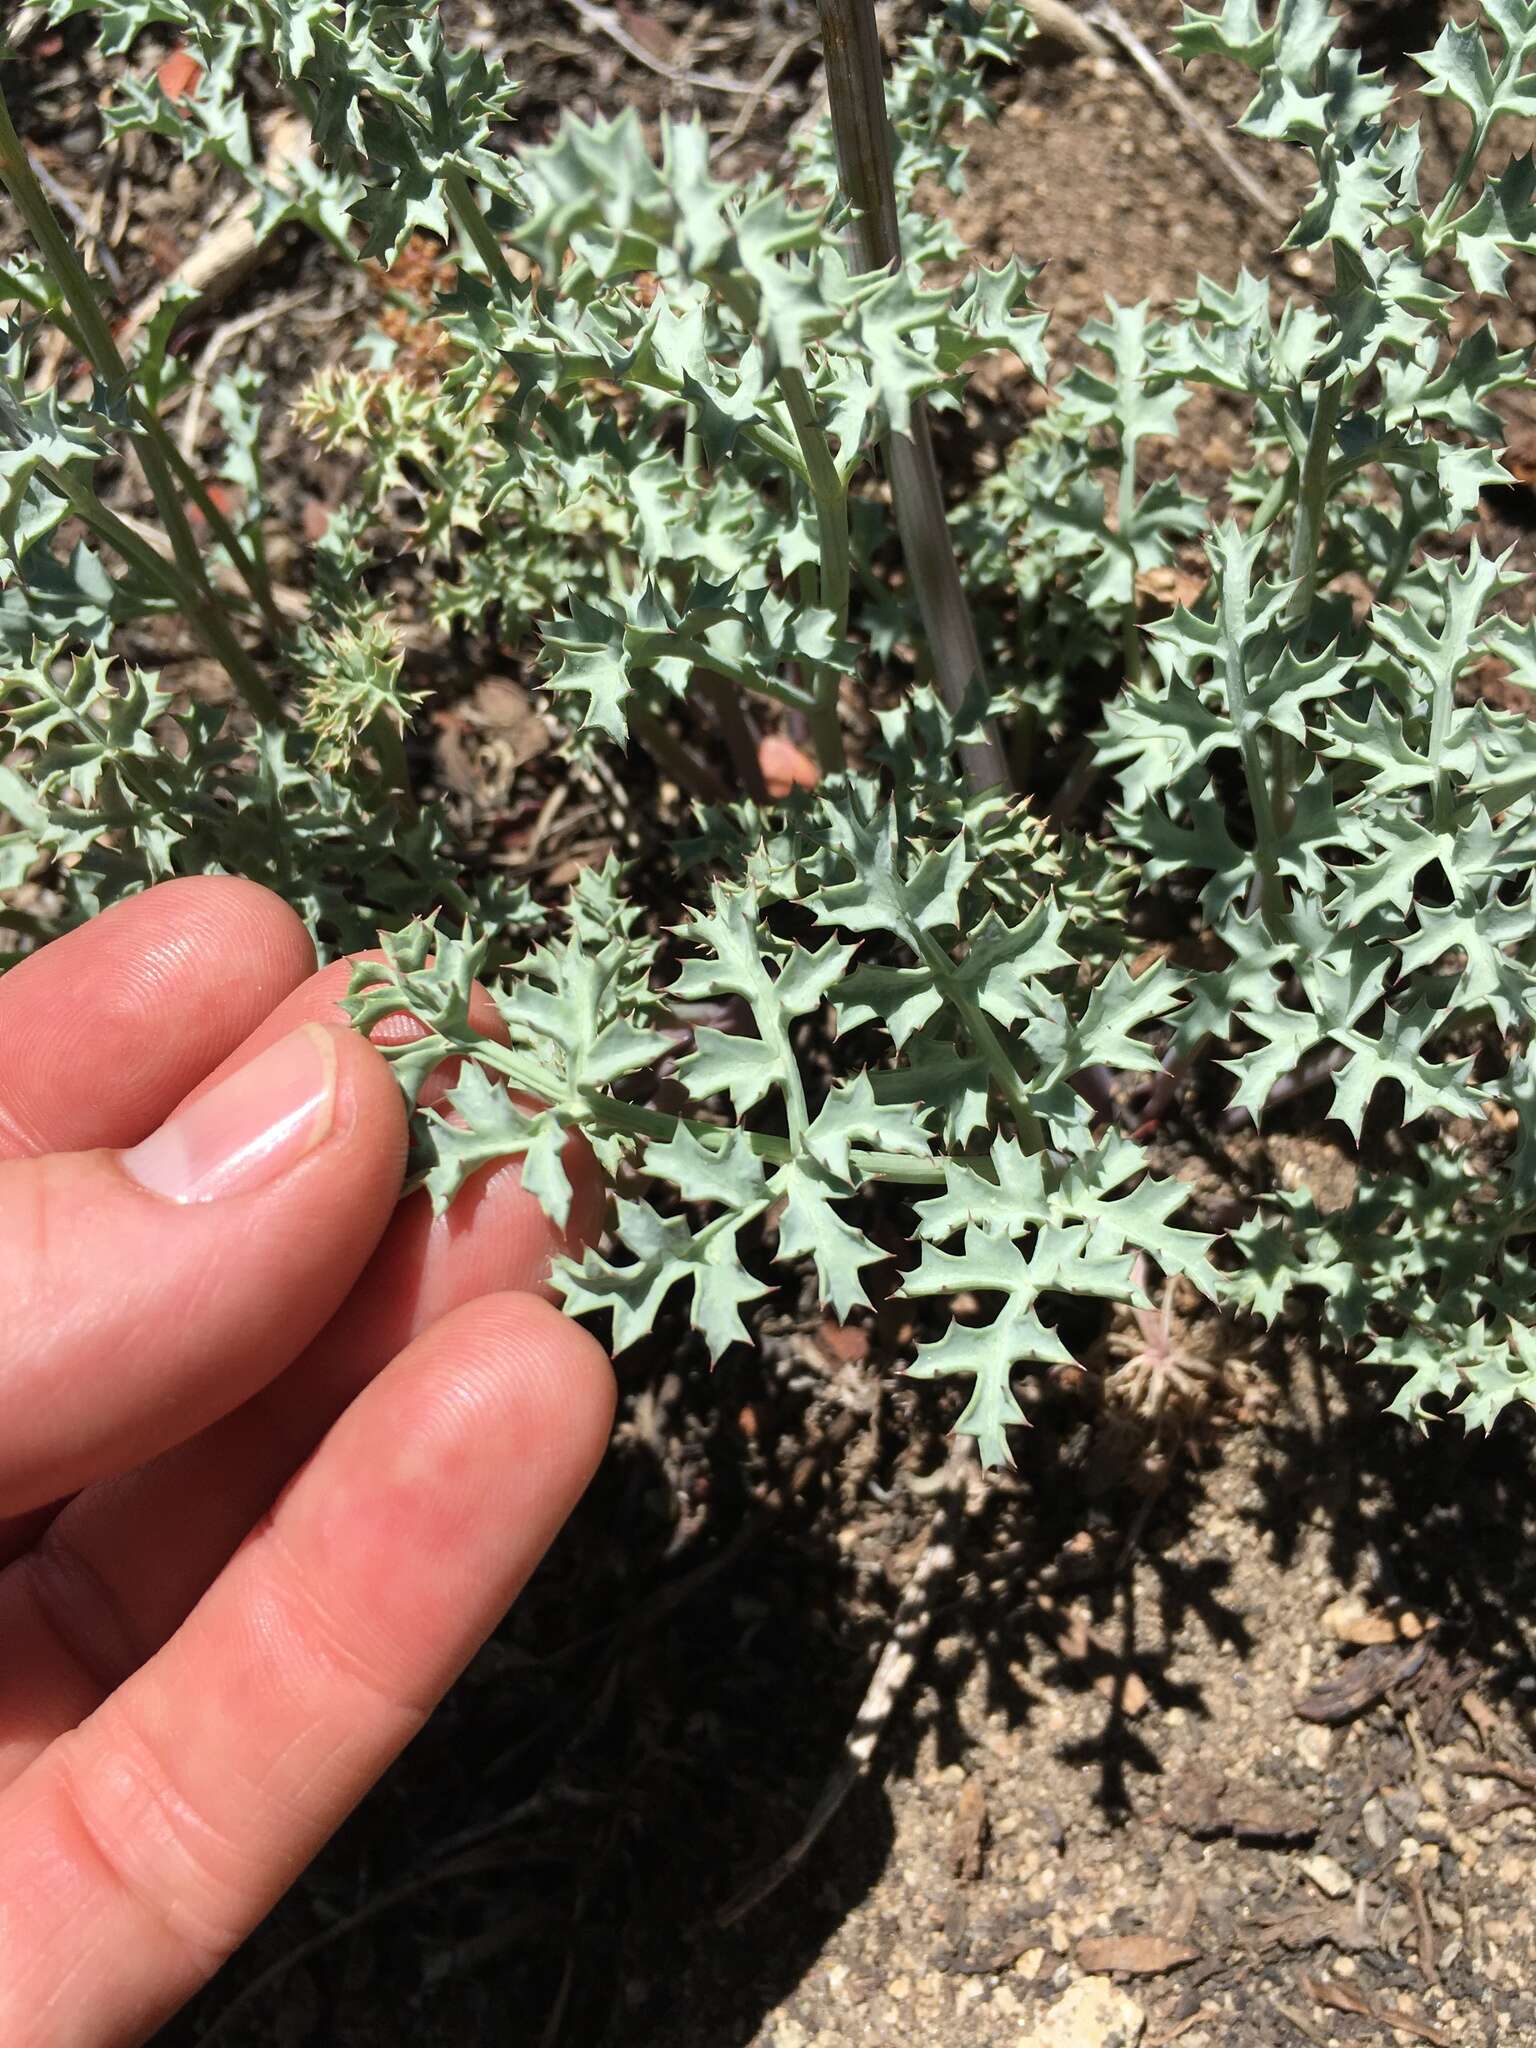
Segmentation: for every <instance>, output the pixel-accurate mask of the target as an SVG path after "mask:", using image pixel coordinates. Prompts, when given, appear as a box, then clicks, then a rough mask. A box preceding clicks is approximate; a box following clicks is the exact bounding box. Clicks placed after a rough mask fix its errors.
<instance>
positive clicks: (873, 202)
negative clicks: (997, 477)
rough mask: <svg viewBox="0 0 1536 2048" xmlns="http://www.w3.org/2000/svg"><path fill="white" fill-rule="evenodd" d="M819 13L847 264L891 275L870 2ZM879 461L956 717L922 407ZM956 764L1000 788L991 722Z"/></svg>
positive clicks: (960, 671)
mask: <svg viewBox="0 0 1536 2048" xmlns="http://www.w3.org/2000/svg"><path fill="white" fill-rule="evenodd" d="M820 8H821V38H822V51H823V55H824V59H825V63H826V72H827V93H828V97H829V99H830V102H831V108H832V130H833V134H834V136H835V138H836V141H837V163H838V172H839V175H840V177H841V180H842V186H843V196H844V198H845V199H846V200H847V201H848V204H849V205H850V206H851V207H852V208H853V209H854V214H855V218H854V220H853V222H852V224H851V226H850V228H849V240H850V243H851V246H852V250H853V259H854V264H855V267H856V268H857V269H858V270H859V271H861V272H873V271H881V270H897V269H899V268H900V266H901V229H900V220H899V216H898V214H897V211H896V186H895V180H894V178H893V177H892V174H891V130H890V122H889V120H888V119H887V116H886V107H885V83H884V76H883V70H882V65H881V60H880V37H879V30H878V28H877V26H876V23H875V12H874V5H873V0H820ZM885 462H886V469H887V473H888V474H889V477H890V481H891V496H892V499H893V502H894V509H895V513H896V525H897V530H898V532H899V533H900V536H901V549H902V555H903V557H904V559H905V561H906V565H907V574H908V575H909V576H910V577H911V579H912V588H913V591H914V594H915V595H916V598H917V604H918V610H919V612H920V613H921V615H922V621H923V628H924V631H925V632H926V634H927V638H928V645H929V649H930V651H931V654H932V658H933V669H934V680H935V682H936V683H937V685H938V691H939V695H940V697H941V698H942V699H943V701H944V703H945V704H946V705H947V706H948V708H949V710H950V711H951V712H953V713H955V714H958V713H959V712H960V710H961V708H962V707H963V706H964V704H965V703H966V700H967V698H968V696H969V694H970V691H971V688H972V685H973V684H974V683H975V682H976V681H977V680H978V679H980V678H982V677H983V676H984V669H983V666H982V659H981V646H980V643H979V642H978V640H977V638H976V622H975V620H974V619H973V618H972V616H971V608H970V605H969V604H968V603H967V602H966V596H965V588H964V585H963V584H962V582H961V580H960V565H959V562H958V560H957V559H956V556H955V546H954V538H953V536H952V535H951V533H950V530H949V521H948V519H947V518H946V517H945V512H944V494H943V491H942V489H941V488H940V484H939V469H938V463H937V462H936V460H935V459H934V453H933V437H932V434H931V432H930V430H929V425H928V409H927V407H926V405H924V404H923V402H922V401H921V400H918V401H916V402H914V404H913V408H912V421H911V431H910V432H909V433H906V434H896V433H891V434H888V435H887V436H886V440H885ZM960 760H961V766H962V768H963V769H964V772H965V778H966V781H967V782H968V783H969V785H970V786H971V788H972V789H973V790H976V791H980V790H983V789H993V788H996V787H998V786H999V785H1002V786H1003V787H1007V786H1008V783H1009V775H1008V763H1007V757H1006V755H1005V753H1004V751H1003V746H1002V741H1001V739H1000V738H999V736H998V733H997V729H996V726H995V723H994V722H993V721H991V720H988V721H987V724H986V726H985V729H984V731H983V733H982V735H981V737H980V738H979V739H976V740H971V741H967V742H965V743H964V744H963V745H962V746H961V748H960Z"/></svg>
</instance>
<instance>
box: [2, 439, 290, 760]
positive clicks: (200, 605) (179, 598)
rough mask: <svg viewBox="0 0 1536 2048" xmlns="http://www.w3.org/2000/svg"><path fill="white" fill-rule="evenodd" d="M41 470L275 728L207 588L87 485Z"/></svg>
mask: <svg viewBox="0 0 1536 2048" xmlns="http://www.w3.org/2000/svg"><path fill="white" fill-rule="evenodd" d="M41 469H42V473H43V474H44V475H45V476H46V477H47V479H48V482H49V483H50V484H51V485H52V486H53V488H54V489H55V490H56V491H57V492H58V493H59V495H60V496H61V497H63V498H67V499H68V500H69V506H70V510H71V511H72V512H73V513H74V514H75V516H76V518H77V519H79V520H81V521H82V522H83V523H84V524H85V525H86V526H88V527H90V529H91V531H92V532H93V533H94V534H96V535H97V537H98V538H99V539H101V540H104V541H105V542H106V543H107V545H108V546H109V547H113V548H115V549H116V550H117V552H118V553H119V554H120V555H121V556H122V558H123V560H124V561H125V562H127V563H129V564H130V565H131V566H132V567H133V568H135V569H137V570H138V572H139V574H140V575H141V576H143V577H144V578H145V579H146V581H147V582H149V583H151V584H153V586H154V587H155V588H156V589H157V590H159V591H160V592H161V593H162V594H163V595H164V596H166V597H168V598H170V600H171V601H172V603H173V604H175V605H177V606H178V607H179V608H180V610H181V612H182V615H183V616H184V618H185V619H186V621H187V623H188V625H190V626H191V627H192V629H193V631H194V632H195V633H196V634H197V636H198V638H199V639H200V640H201V641H202V642H203V644H204V646H205V647H206V648H207V649H208V651H209V653H210V654H212V655H213V656H214V658H215V659H216V660H217V661H218V662H219V664H220V666H221V667H222V668H223V669H224V671H225V672H226V674H227V675H228V676H229V678H230V680H231V682H233V684H234V685H235V688H236V689H237V690H238V691H239V692H240V695H241V696H242V697H243V698H244V700H245V703H246V706H247V708H248V709H249V710H250V711H251V712H252V714H253V715H254V716H255V717H256V718H258V719H259V720H260V721H261V722H262V723H263V724H265V725H276V724H278V723H279V722H280V721H281V718H282V712H281V710H280V708H279V706H278V702H277V699H276V698H275V697H274V696H273V694H272V692H271V690H270V689H269V688H268V686H267V683H266V681H265V679H264V678H263V676H262V674H261V671H260V670H259V669H258V668H257V666H256V664H255V663H254V662H253V661H252V660H251V657H250V656H249V655H248V654H247V653H246V651H245V649H244V648H243V647H242V646H241V645H240V642H239V641H238V640H237V639H236V638H235V636H234V634H233V633H232V632H231V631H230V627H229V621H228V620H227V619H226V618H225V616H224V613H223V610H222V608H221V607H220V605H219V602H218V600H217V599H216V598H215V597H213V596H212V594H211V593H210V592H209V591H207V589H206V588H203V589H199V588H198V587H197V585H195V584H194V583H192V582H190V581H189V580H188V579H187V578H186V577H185V576H183V574H182V573H181V569H180V567H179V566H178V565H177V564H174V563H171V562H168V561H166V560H165V558H164V557H163V556H161V555H158V554H156V552H155V550H154V549H153V548H152V547H151V546H150V545H149V543H148V542H147V541H145V540H143V539H141V538H140V536H139V535H138V534H136V533H135V532H134V530H133V528H132V527H131V526H129V525H127V524H126V522H125V521H123V520H121V519H119V518H118V516H117V514H116V513H115V512H112V511H110V510H109V509H108V508H107V507H106V506H105V505H104V504H103V503H102V502H101V500H100V498H98V497H97V495H96V493H95V492H94V491H93V490H92V489H91V488H90V486H89V484H85V483H82V482H81V481H80V480H79V478H78V477H73V476H71V475H70V474H69V472H68V470H64V469H60V468H58V467H57V466H56V465H55V464H53V463H43V464H42V465H41Z"/></svg>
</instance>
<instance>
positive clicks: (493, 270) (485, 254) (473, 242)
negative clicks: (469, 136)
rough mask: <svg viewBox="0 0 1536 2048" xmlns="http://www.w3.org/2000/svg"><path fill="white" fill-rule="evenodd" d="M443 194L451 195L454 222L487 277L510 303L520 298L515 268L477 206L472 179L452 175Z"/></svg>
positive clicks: (457, 174) (449, 197) (444, 182)
mask: <svg viewBox="0 0 1536 2048" xmlns="http://www.w3.org/2000/svg"><path fill="white" fill-rule="evenodd" d="M443 190H444V192H445V194H446V195H447V199H448V204H449V205H450V206H451V207H452V208H453V214H454V218H455V219H456V220H457V221H458V223H459V226H460V227H461V228H462V229H463V230H464V235H465V238H466V240H467V241H468V242H469V244H470V246H471V247H472V248H473V250H474V252H475V254H476V255H477V256H478V257H479V258H480V261H481V262H482V263H483V264H484V266H485V271H486V275H487V276H488V277H489V278H490V279H491V281H492V283H493V284H495V285H496V287H497V288H498V290H500V291H502V292H505V294H506V295H507V297H508V298H509V299H515V298H517V297H518V295H519V294H518V283H517V279H516V277H515V276H514V275H513V273H512V266H511V264H510V263H508V261H507V259H506V257H505V255H504V254H503V253H502V247H501V244H500V242H498V241H497V239H496V237H495V235H494V234H493V233H492V232H491V224H490V222H489V221H488V220H487V219H486V217H485V215H484V214H483V213H482V212H481V211H480V208H479V207H478V206H477V205H476V203H475V195H474V193H473V191H472V190H471V189H470V183H469V180H468V178H466V177H465V175H464V173H463V172H462V171H460V170H452V171H449V172H448V174H447V176H446V177H445V178H444V180H443Z"/></svg>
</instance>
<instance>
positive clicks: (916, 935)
mask: <svg viewBox="0 0 1536 2048" xmlns="http://www.w3.org/2000/svg"><path fill="white" fill-rule="evenodd" d="M903 936H904V937H905V939H906V942H907V944H908V945H910V946H913V947H914V948H915V949H916V951H917V953H918V955H919V956H920V958H921V959H922V962H923V965H924V966H925V967H926V968H927V969H928V972H929V973H930V974H931V975H932V977H933V981H934V985H935V987H936V988H937V989H938V990H939V992H940V994H941V995H942V996H943V997H944V1000H945V1001H946V1002H947V1003H949V1004H950V1005H951V1006H952V1008H953V1009H954V1010H955V1012H956V1014H957V1015H958V1016H959V1018H960V1021H961V1023H962V1024H963V1025H964V1026H965V1030H966V1035H967V1036H968V1037H969V1039H970V1041H971V1043H972V1045H974V1046H975V1048H976V1050H977V1052H979V1053H980V1055H981V1057H982V1059H983V1060H984V1061H985V1062H986V1067H987V1072H988V1073H989V1074H990V1075H991V1076H992V1079H993V1082H994V1083H995V1085H996V1087H997V1091H998V1093H999V1094H1000V1095H1001V1096H1002V1098H1003V1100H1004V1102H1006V1103H1007V1105H1008V1110H1009V1114H1010V1115H1011V1116H1012V1118H1013V1121H1014V1126H1015V1128H1016V1129H1017V1131H1018V1134H1019V1142H1020V1143H1021V1144H1022V1146H1023V1147H1024V1150H1025V1151H1026V1152H1043V1151H1044V1150H1045V1149H1046V1138H1045V1131H1044V1129H1043V1127H1042V1126H1041V1123H1040V1120H1039V1118H1038V1117H1037V1116H1036V1115H1035V1112H1034V1111H1033V1109H1031V1108H1030V1105H1029V1095H1028V1092H1027V1091H1026V1089H1025V1086H1024V1077H1023V1075H1022V1074H1020V1072H1019V1070H1018V1067H1017V1066H1016V1065H1015V1064H1014V1060H1013V1055H1012V1054H1011V1053H1010V1052H1009V1050H1008V1048H1007V1046H1006V1045H1005V1044H1004V1043H1003V1041H1002V1039H1001V1038H1000V1037H999V1036H998V1033H997V1030H996V1027H995V1026H994V1025H993V1022H992V1020H991V1018H990V1017H989V1016H988V1015H987V1013H986V1011H985V1010H983V1009H982V1007H981V1005H980V1004H979V1003H978V1002H977V1001H976V999H975V997H974V996H972V994H971V993H970V991H969V990H968V989H967V988H966V987H965V985H964V983H963V982H962V981H961V980H960V978H959V976H958V975H957V974H956V973H955V969H954V962H953V961H952V960H951V959H950V957H949V955H948V953H947V952H945V950H944V948H943V947H942V946H941V945H939V944H938V942H937V941H936V940H934V939H932V938H930V937H929V936H928V934H927V933H926V932H923V931H918V930H916V929H915V928H914V929H913V930H912V931H910V932H907V933H905V934H903Z"/></svg>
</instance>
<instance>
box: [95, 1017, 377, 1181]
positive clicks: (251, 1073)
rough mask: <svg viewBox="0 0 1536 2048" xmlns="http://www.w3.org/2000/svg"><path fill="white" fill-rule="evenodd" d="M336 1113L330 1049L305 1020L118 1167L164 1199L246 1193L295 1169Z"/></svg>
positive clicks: (328, 1040)
mask: <svg viewBox="0 0 1536 2048" xmlns="http://www.w3.org/2000/svg"><path fill="white" fill-rule="evenodd" d="M335 1111H336V1047H335V1045H334V1044H333V1043H332V1041H331V1038H330V1036H329V1034H328V1033H327V1032H325V1031H322V1030H321V1028H320V1027H319V1025H318V1024H306V1025H304V1026H303V1028H302V1029H301V1030H298V1031H292V1032H290V1033H289V1034H288V1036H287V1037H286V1038H280V1039H279V1040H278V1041H277V1043H276V1045H269V1046H268V1047H267V1049H266V1051H265V1052H263V1053H258V1054H257V1056H256V1058H255V1059H253V1060H252V1061H251V1062H250V1063H249V1065H247V1066H244V1067H241V1068H240V1070H239V1072H238V1073H234V1074H231V1075H230V1077H229V1079H228V1080H227V1081H221V1082H220V1083H219V1085H218V1087H217V1088H211V1089H210V1090H209V1091H208V1093H207V1094H206V1095H200V1096H199V1097H198V1099H197V1101H196V1102H194V1103H191V1104H189V1105H188V1107H187V1108H185V1109H179V1110H177V1112H176V1114H175V1115H174V1116H173V1117H172V1118H171V1119H170V1121H169V1122H168V1123H163V1124H162V1125H161V1126H160V1128H159V1130H158V1131H155V1132H154V1133H153V1134H152V1135H151V1136H150V1137H147V1138H146V1139H145V1140H144V1141H143V1143H142V1144H139V1145H135V1146H134V1147H133V1149H132V1151H131V1152H125V1153H124V1154H123V1161H122V1163H123V1171H124V1172H125V1173H126V1174H127V1175H128V1176H129V1178H130V1179H131V1180H136V1181H137V1182H138V1184H139V1186H140V1187H141V1188H147V1189H148V1190H149V1192H150V1193H151V1194H152V1195H163V1196H164V1197H165V1198H166V1200H167V1201H171V1202H217V1201H220V1200H222V1199H223V1198H224V1197H225V1196H227V1195H248V1194H251V1193H252V1192H253V1191H254V1190H255V1189H256V1188H261V1187H265V1186H266V1185H267V1183H268V1182H269V1181H274V1180H276V1179H277V1177H278V1175H279V1174H281V1173H286V1172H287V1171H288V1169H289V1168H290V1167H291V1166H296V1165H297V1164H298V1162H299V1161H300V1160H301V1159H302V1158H303V1157H304V1155H305V1154H306V1153H307V1152H312V1151H313V1150H314V1148H315V1147H316V1146H317V1145H318V1144H319V1143H320V1142H321V1140H322V1139H323V1138H324V1137H325V1136H326V1135H327V1134H328V1132H329V1131H330V1128H331V1123H332V1120H333V1118H334V1116H335Z"/></svg>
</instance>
